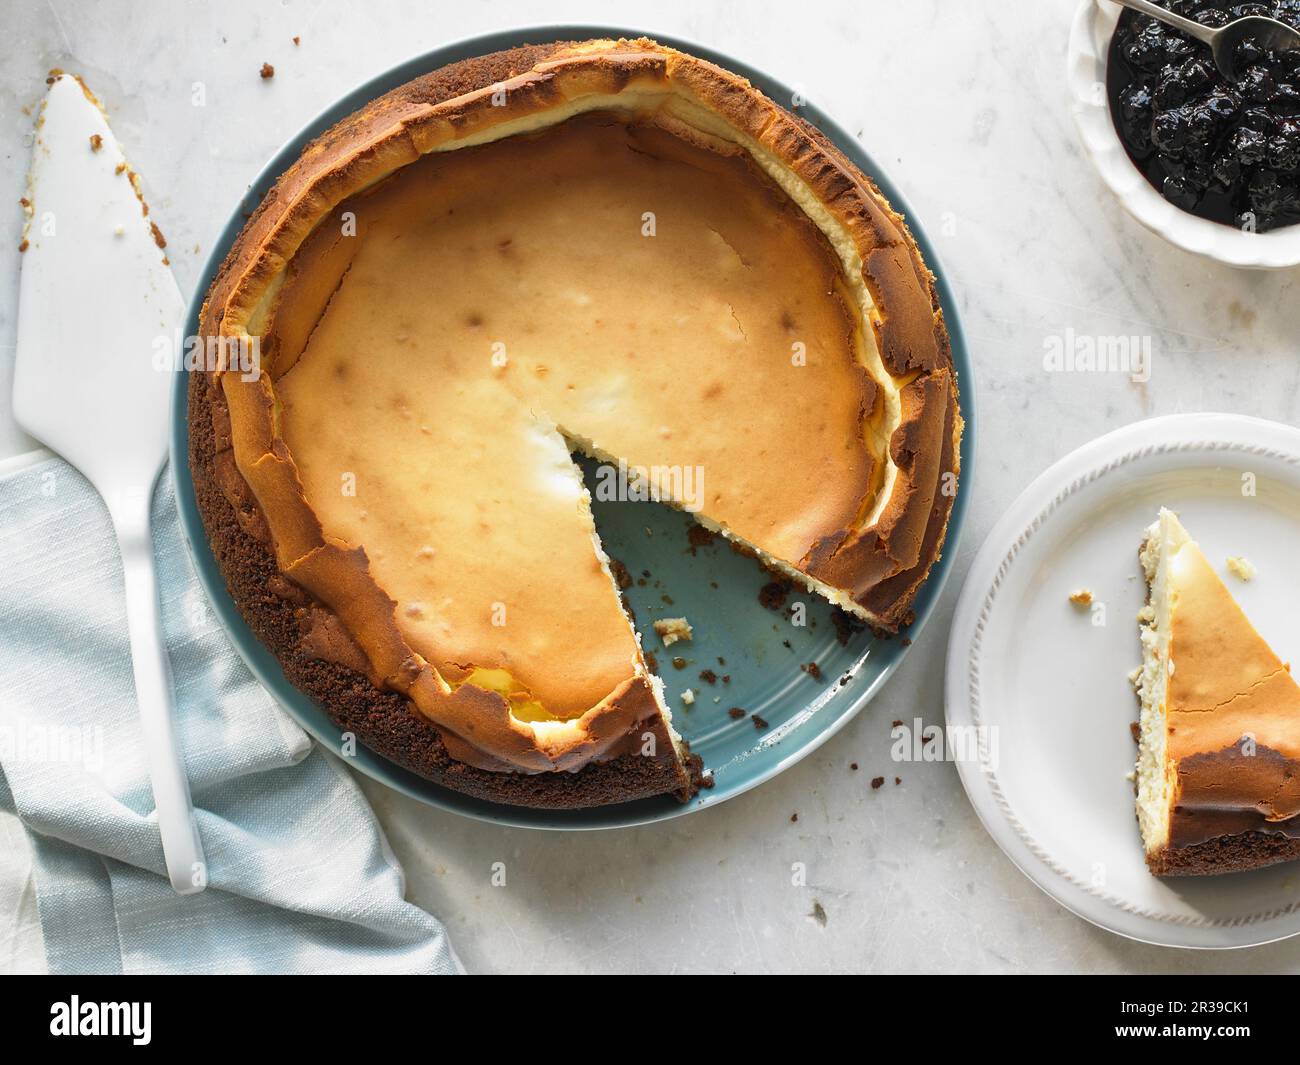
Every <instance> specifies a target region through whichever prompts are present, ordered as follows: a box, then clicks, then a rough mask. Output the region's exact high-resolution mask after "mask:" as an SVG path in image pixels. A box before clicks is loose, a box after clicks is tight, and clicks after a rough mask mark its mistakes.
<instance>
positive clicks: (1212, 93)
mask: <svg viewBox="0 0 1300 1065" xmlns="http://www.w3.org/2000/svg"><path fill="white" fill-rule="evenodd" d="M1163 6H1165V7H1167V8H1169V10H1171V11H1174V12H1176V13H1177V14H1180V15H1186V16H1187V17H1188V18H1192V19H1195V20H1196V21H1197V22H1201V23H1204V24H1205V25H1207V26H1222V25H1225V24H1226V23H1227V22H1229V21H1231V20H1232V19H1235V18H1241V17H1242V16H1243V15H1270V16H1272V17H1273V18H1276V19H1280V20H1281V21H1283V22H1286V23H1287V24H1289V25H1291V26H1295V27H1297V28H1300V0H1270V2H1268V3H1252V4H1232V3H1224V2H1217V3H1216V2H1213V0H1164V5H1163ZM1237 67H1238V70H1240V71H1241V78H1240V80H1239V81H1238V82H1237V83H1236V84H1233V83H1231V82H1229V81H1227V80H1225V79H1224V77H1223V76H1222V75H1221V74H1220V73H1219V72H1218V70H1217V69H1215V66H1214V60H1213V59H1211V58H1210V50H1209V48H1208V47H1206V46H1205V45H1204V44H1201V43H1200V42H1199V41H1194V40H1192V39H1191V38H1189V37H1186V36H1184V35H1183V34H1182V33H1180V32H1179V31H1178V30H1175V29H1173V28H1172V27H1170V26H1166V25H1165V24H1164V23H1162V22H1157V21H1156V20H1155V19H1152V18H1148V17H1147V16H1146V15H1139V14H1136V13H1135V12H1132V11H1125V12H1124V13H1123V14H1122V15H1121V16H1120V20H1119V25H1118V27H1116V30H1115V36H1114V38H1113V39H1112V40H1111V45H1110V57H1109V59H1108V61H1107V64H1106V68H1107V92H1108V93H1109V96H1110V113H1111V117H1112V118H1113V119H1114V121H1115V128H1116V130H1117V131H1118V132H1119V135H1120V139H1121V140H1122V141H1123V142H1124V146H1125V147H1126V148H1127V149H1128V154H1129V157H1130V158H1131V159H1132V160H1133V162H1134V163H1135V164H1136V165H1137V167H1138V169H1139V170H1141V171H1142V173H1143V174H1145V175H1146V178H1147V180H1148V181H1150V182H1151V184H1152V185H1154V186H1155V187H1156V190H1157V191H1158V192H1160V193H1161V194H1162V195H1163V196H1164V197H1165V199H1167V200H1168V201H1169V202H1170V203H1173V204H1175V205H1177V206H1178V207H1181V208H1182V209H1183V210H1185V211H1190V212H1191V213H1192V214H1194V215H1199V216H1200V217H1202V218H1208V219H1210V220H1211V221H1213V222H1222V223H1223V224H1224V225H1230V226H1236V227H1238V228H1240V229H1244V230H1254V231H1256V232H1261V233H1262V232H1264V231H1265V230H1269V229H1278V228H1280V227H1281V226H1289V225H1294V224H1295V223H1296V222H1300V51H1294V52H1273V51H1269V50H1266V49H1262V48H1260V47H1259V46H1258V45H1257V44H1256V43H1255V42H1254V41H1251V40H1249V39H1248V40H1246V41H1244V42H1242V44H1241V46H1240V51H1239V52H1238V54H1237Z"/></svg>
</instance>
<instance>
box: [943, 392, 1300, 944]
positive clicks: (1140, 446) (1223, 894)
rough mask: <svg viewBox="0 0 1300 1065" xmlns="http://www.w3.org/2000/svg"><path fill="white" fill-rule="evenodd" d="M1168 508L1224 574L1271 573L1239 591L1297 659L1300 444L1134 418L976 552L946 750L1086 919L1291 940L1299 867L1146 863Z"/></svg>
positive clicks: (954, 649) (951, 688) (998, 834)
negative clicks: (1163, 517)
mask: <svg viewBox="0 0 1300 1065" xmlns="http://www.w3.org/2000/svg"><path fill="white" fill-rule="evenodd" d="M1251 483H1253V486H1254V492H1255V494H1254V495H1253V496H1252V495H1247V494H1245V493H1244V492H1243V484H1244V485H1246V486H1247V487H1249V485H1250V484H1251ZM1160 506H1168V507H1171V508H1173V509H1174V510H1176V511H1178V512H1179V513H1180V514H1181V515H1182V517H1183V520H1184V522H1185V524H1186V525H1187V528H1188V530H1189V531H1190V532H1191V534H1192V535H1193V536H1194V537H1196V539H1197V540H1199V541H1200V544H1201V546H1202V548H1204V550H1205V553H1206V555H1207V557H1208V558H1209V559H1210V561H1211V563H1212V564H1214V565H1215V567H1216V568H1217V569H1218V570H1219V572H1220V573H1224V572H1225V568H1224V561H1225V559H1226V558H1227V557H1228V556H1229V555H1245V556H1246V557H1247V558H1248V559H1250V560H1251V561H1252V562H1253V563H1254V564H1255V565H1256V566H1257V567H1258V568H1259V574H1258V576H1257V577H1256V579H1255V580H1254V581H1253V582H1251V583H1249V584H1244V583H1241V582H1240V581H1237V580H1236V579H1235V578H1233V577H1227V578H1226V580H1227V581H1228V583H1229V587H1231V589H1232V591H1233V594H1234V595H1236V596H1237V599H1238V600H1239V601H1240V603H1241V605H1242V607H1243V608H1244V609H1245V611H1246V613H1247V614H1248V615H1249V616H1250V618H1251V620H1252V621H1253V622H1254V623H1255V625H1256V627H1257V628H1258V629H1259V630H1260V632H1261V633H1262V634H1263V635H1264V636H1265V638H1266V639H1268V640H1269V642H1270V643H1271V644H1272V645H1273V647H1274V649H1275V650H1276V651H1277V653H1278V654H1279V655H1280V656H1281V657H1282V658H1283V659H1284V660H1287V661H1292V662H1297V663H1300V626H1297V625H1296V624H1295V607H1296V604H1297V603H1300V565H1297V563H1296V558H1297V553H1298V550H1300V430H1297V429H1294V428H1292V427H1290V426H1286V425H1279V424H1277V423H1274V422H1266V421H1261V420H1259V419H1255V418H1246V417H1241V416H1238V415H1229V414H1188V415H1175V416H1173V417H1168V418H1156V419H1152V420H1150V421H1144V422H1138V423H1137V424H1134V425H1130V426H1126V427H1125V428H1123V429H1120V430H1117V431H1116V432H1113V433H1110V434H1108V435H1106V436H1103V437H1101V438H1100V439H1097V440H1094V441H1092V442H1091V443H1089V444H1086V445H1084V446H1083V447H1081V448H1079V449H1078V450H1077V451H1075V452H1073V453H1072V454H1070V455H1068V456H1066V457H1065V458H1064V459H1062V460H1061V461H1060V462H1058V463H1056V464H1055V465H1054V466H1052V467H1051V469H1049V470H1047V472H1046V473H1044V474H1042V475H1041V476H1040V477H1038V478H1037V479H1036V480H1035V481H1034V482H1033V483H1032V484H1031V485H1030V486H1029V487H1028V488H1027V489H1026V490H1025V491H1024V492H1023V493H1022V494H1021V496H1020V498H1019V499H1017V500H1016V502H1015V503H1014V504H1013V505H1012V506H1011V507H1010V508H1009V510H1008V512H1007V513H1006V515H1005V516H1004V517H1003V519H1002V520H1001V521H1000V522H999V523H998V525H997V527H996V528H995V529H994V530H993V532H992V533H991V534H990V535H989V538H988V539H987V540H986V541H985V542H984V545H983V546H982V547H981V548H980V551H979V554H978V555H977V556H976V558H975V562H974V564H973V565H972V567H971V570H970V574H969V576H968V577H967V579H966V583H965V586H964V587H963V589H962V592H961V597H960V599H959V600H958V603H957V608H956V613H955V615H954V619H953V626H952V634H951V639H950V642H949V645H948V668H947V678H946V703H947V718H948V726H949V729H950V730H953V729H956V730H957V731H956V732H955V733H953V732H950V734H949V740H950V742H949V748H948V749H949V750H958V751H960V750H962V749H963V747H962V743H961V741H963V740H965V741H968V742H967V746H966V748H965V749H966V750H968V751H969V752H970V755H969V757H967V758H966V759H964V760H959V761H958V768H959V770H960V772H961V778H962V783H963V784H964V785H965V788H966V793H967V795H969V796H970V800H971V802H972V804H973V805H974V807H975V810H976V812H977V813H978V814H979V817H980V820H981V821H983V823H984V827H985V828H987V829H988V831H989V834H990V835H992V836H993V838H994V840H996V841H997V843H998V845H999V846H1000V847H1001V848H1002V849H1003V851H1005V852H1006V854H1007V856H1008V857H1009V858H1010V859H1011V860H1012V861H1013V862H1014V863H1015V864H1016V865H1017V866H1018V867H1019V868H1020V870H1021V871H1022V872H1023V873H1025V875H1026V876H1028V877H1029V878H1030V879H1031V880H1032V881H1033V882H1034V883H1035V884H1037V885H1038V886H1039V887H1040V888H1042V889H1043V890H1044V891H1045V892H1047V893H1048V894H1049V895H1051V896H1052V897H1053V898H1054V899H1056V900H1057V901H1058V902H1060V903H1061V904H1062V905H1063V906H1065V907H1067V908H1068V909H1070V910H1072V911H1073V912H1074V913H1076V914H1078V915H1079V916H1080V917H1083V918H1085V919H1087V920H1089V921H1091V922H1093V923H1094V924H1096V925H1099V926H1101V927H1102V928H1107V929H1109V930H1111V931H1112V932H1117V933H1119V934H1120V935H1124V936H1128V937H1130V938H1132V939H1138V940H1143V941H1145V942H1149V943H1160V944H1164V945H1167V946H1178V947H1242V946H1250V945H1254V944H1259V943H1267V942H1271V941H1273V940H1277V939H1283V938H1285V937H1287V936H1293V935H1296V934H1297V933H1300V862H1293V863H1290V864H1285V865H1278V866H1274V867H1272V868H1271V869H1264V870H1259V871H1256V872H1250V873H1235V874H1229V875H1225V876H1218V877H1181V878H1177V879H1166V880H1160V879H1157V878H1156V877H1153V876H1152V875H1151V874H1150V873H1148V872H1147V868H1146V864H1145V862H1144V861H1143V856H1142V844H1141V840H1140V837H1139V835H1138V829H1137V823H1136V820H1135V817H1134V807H1133V785H1132V783H1131V781H1130V780H1129V779H1128V778H1127V774H1128V773H1130V772H1131V771H1132V769H1133V763H1134V758H1135V755H1136V752H1137V747H1136V744H1135V743H1134V742H1133V739H1132V736H1131V735H1130V732H1129V725H1130V723H1131V722H1132V721H1134V720H1136V718H1137V701H1136V699H1135V697H1134V695H1133V690H1132V688H1131V686H1130V685H1129V682H1128V673H1129V671H1130V670H1131V669H1133V667H1135V666H1136V665H1138V663H1139V661H1140V653H1139V649H1138V637H1137V620H1136V614H1137V612H1138V610H1139V609H1140V608H1141V606H1142V604H1143V602H1144V601H1145V597H1146V586H1145V582H1144V581H1143V580H1142V577H1141V572H1140V570H1139V568H1138V563H1137V550H1138V544H1139V541H1140V540H1141V536H1142V531H1143V529H1144V528H1145V527H1146V525H1148V524H1149V523H1150V522H1151V521H1152V520H1154V518H1155V515H1156V511H1157V510H1158V508H1159V507H1160ZM1079 587H1086V588H1088V589H1089V590H1090V591H1091V592H1092V593H1093V595H1094V597H1095V603H1096V604H1100V606H1101V607H1102V613H1101V614H1100V615H1098V617H1097V618H1096V619H1094V616H1093V615H1092V614H1091V613H1090V612H1088V611H1086V610H1080V609H1078V608H1077V607H1075V606H1073V605H1072V604H1071V603H1070V602H1069V601H1068V597H1069V595H1070V593H1071V592H1072V591H1073V590H1074V589H1076V588H1079ZM1095 621H1099V622H1101V623H1095ZM971 737H982V739H980V741H979V742H978V744H977V747H978V750H976V749H975V746H974V745H971V744H969V740H970V738H971ZM953 740H956V741H958V742H956V743H954V742H952V741H953Z"/></svg>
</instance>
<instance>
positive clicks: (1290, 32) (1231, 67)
mask: <svg viewBox="0 0 1300 1065" xmlns="http://www.w3.org/2000/svg"><path fill="white" fill-rule="evenodd" d="M1116 3H1119V4H1121V5H1123V6H1124V7H1127V8H1131V9H1132V10H1134V11H1140V12H1142V14H1144V15H1150V16H1151V17H1152V18H1153V19H1158V20H1159V21H1161V22H1163V23H1165V25H1167V26H1173V27H1174V29H1177V30H1182V31H1183V32H1184V33H1185V34H1187V36H1189V37H1195V38H1196V39H1197V40H1198V41H1201V42H1203V43H1205V44H1208V45H1209V46H1210V52H1211V53H1212V54H1213V56H1214V65H1215V66H1216V67H1218V68H1219V73H1220V74H1222V75H1223V76H1224V77H1225V78H1227V79H1228V80H1229V81H1236V80H1237V46H1238V45H1239V44H1241V42H1242V41H1243V40H1244V39H1245V38H1247V37H1253V38H1255V43H1256V44H1258V45H1259V46H1260V47H1261V48H1265V49H1271V50H1273V51H1278V52H1281V51H1288V50H1291V49H1300V31H1297V30H1294V29H1292V28H1291V27H1290V26H1288V25H1287V24H1286V23H1285V22H1279V21H1278V20H1277V19H1275V18H1267V17H1266V16H1264V15H1246V16H1244V17H1243V18H1239V19H1233V20H1232V21H1231V22H1229V23H1228V24H1227V25H1226V26H1221V27H1219V28H1218V29H1216V28H1214V27H1213V26H1202V25H1201V24H1200V23H1199V22H1193V21H1192V20H1191V19H1189V18H1184V17H1183V16H1182V15H1175V14H1174V13H1173V12H1172V11H1170V10H1168V9H1167V8H1163V7H1161V6H1160V5H1159V4H1153V3H1151V0H1116Z"/></svg>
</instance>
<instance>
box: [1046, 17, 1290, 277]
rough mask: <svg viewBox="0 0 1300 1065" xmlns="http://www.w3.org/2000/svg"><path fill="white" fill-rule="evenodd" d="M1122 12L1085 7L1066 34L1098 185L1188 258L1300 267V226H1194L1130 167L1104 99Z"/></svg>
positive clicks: (1073, 93)
mask: <svg viewBox="0 0 1300 1065" xmlns="http://www.w3.org/2000/svg"><path fill="white" fill-rule="evenodd" d="M1120 10H1121V8H1120V6H1119V5H1118V4H1114V3H1111V2H1110V0H1083V3H1082V4H1081V5H1080V7H1079V11H1078V14H1076V15H1075V18H1074V25H1073V26H1072V27H1071V30H1070V45H1069V55H1068V67H1067V77H1068V80H1069V86H1070V100H1071V109H1072V110H1073V112H1074V120H1075V124H1076V125H1077V126H1078V127H1079V134H1080V136H1082V137H1083V144H1084V147H1085V148H1086V149H1087V151H1088V156H1089V158H1091V159H1092V161H1093V163H1094V164H1095V165H1096V167H1097V172H1098V173H1099V174H1100V175H1101V177H1102V180H1103V181H1105V182H1106V184H1107V185H1109V186H1110V189H1111V191H1112V192H1113V193H1115V195H1116V196H1118V197H1119V202H1120V203H1122V204H1123V205H1124V208H1125V209H1126V210H1127V211H1128V212H1129V214H1131V215H1132V216H1133V217H1134V218H1136V219H1137V220H1138V221H1139V222H1141V223H1142V224H1143V225H1144V226H1146V227H1147V228H1148V229H1151V230H1154V231H1155V232H1156V233H1159V234H1160V235H1161V236H1162V237H1164V238H1165V240H1167V241H1169V243H1171V244H1174V245H1177V246H1178V247H1180V248H1183V249H1185V250H1186V251H1190V252H1195V253H1196V254H1198V255H1207V256H1209V257H1210V258H1211V259H1217V260H1218V261H1219V262H1221V263H1227V264H1228V265H1230V266H1244V267H1251V268H1255V269H1271V270H1276V269H1281V268H1283V267H1288V266H1295V265H1297V264H1300V225H1294V226H1287V227H1285V228H1283V229H1277V230H1273V231H1272V232H1269V233H1246V232H1243V231H1241V230H1239V229H1235V228H1234V227H1232V226H1225V225H1221V224H1219V223H1218V222H1210V221H1207V220H1206V219H1204V218H1197V217H1196V216H1195V215H1191V214H1188V213H1187V212H1186V211H1184V210H1181V209H1180V208H1178V207H1175V206H1174V205H1173V204H1172V203H1170V202H1169V201H1168V200H1166V199H1165V198H1164V197H1163V196H1161V195H1160V193H1158V192H1157V191H1156V190H1155V189H1154V188H1153V187H1152V186H1151V183H1150V182H1148V181H1147V179H1146V178H1145V177H1143V175H1142V173H1141V171H1139V170H1138V168H1137V167H1136V166H1134V165H1133V161H1132V160H1131V159H1129V157H1128V153H1127V152H1126V151H1125V150H1124V145H1123V142H1121V141H1120V139H1119V134H1118V133H1116V132H1115V126H1114V123H1113V122H1112V121H1111V117H1110V105H1109V103H1108V101H1107V96H1106V54H1107V51H1108V50H1109V48H1110V39H1111V36H1112V35H1113V34H1114V32H1115V24H1116V23H1117V22H1118V21H1119V14H1120Z"/></svg>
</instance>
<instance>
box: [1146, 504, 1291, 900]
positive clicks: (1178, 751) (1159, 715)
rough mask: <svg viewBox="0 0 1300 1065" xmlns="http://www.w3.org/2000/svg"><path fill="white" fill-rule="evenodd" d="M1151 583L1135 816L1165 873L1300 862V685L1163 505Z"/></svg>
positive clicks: (1149, 539)
mask: <svg viewBox="0 0 1300 1065" xmlns="http://www.w3.org/2000/svg"><path fill="white" fill-rule="evenodd" d="M1139 557H1140V560H1141V564H1142V569H1143V571H1144V573H1145V574H1146V579H1147V583H1148V587H1149V590H1150V595H1149V599H1148V602H1147V605H1146V606H1145V607H1144V608H1143V610H1142V612H1141V614H1140V615H1139V623H1140V635H1141V641H1142V654H1143V664H1142V667H1141V669H1140V670H1139V671H1138V673H1137V674H1136V675H1135V686H1136V688H1137V694H1138V700H1139V703H1140V706H1141V716H1140V721H1139V751H1138V762H1137V774H1136V778H1137V816H1138V825H1139V827H1140V829H1141V833H1142V840H1143V844H1144V846H1145V849H1146V859H1147V864H1148V866H1149V867H1150V869H1151V871H1152V872H1153V873H1155V874H1156V875H1157V876H1179V875H1205V874H1214V873H1226V872H1232V871H1236V870H1243V869H1255V868H1259V867H1260V866H1266V865H1271V864H1273V863H1275V862H1282V861H1289V860H1291V859H1294V858H1300V686H1297V684H1296V682H1295V680H1293V679H1292V677H1291V671H1290V667H1289V666H1288V665H1287V664H1286V663H1284V662H1282V661H1281V660H1280V659H1279V658H1278V656H1277V655H1276V654H1275V653H1274V652H1273V650H1272V648H1270V647H1269V645H1268V643H1267V642H1266V641H1265V640H1264V638H1263V637H1262V636H1261V635H1260V634H1259V633H1258V632H1257V631H1255V628H1254V626H1253V625H1251V623H1250V621H1249V619H1247V617H1246V615H1245V613H1244V612H1243V611H1242V609H1241V607H1240V606H1239V605H1238V604H1237V602H1236V600H1235V599H1234V598H1233V597H1232V593H1231V592H1229V591H1228V588H1227V586H1226V585H1225V584H1224V582H1223V581H1222V580H1221V579H1220V577H1219V575H1218V574H1217V573H1215V571H1214V568H1213V567H1212V566H1211V565H1210V563H1209V562H1208V561H1207V559H1206V557H1205V555H1204V554H1203V553H1202V551H1201V549H1200V547H1199V546H1197V544H1196V541H1195V540H1193V539H1192V538H1191V537H1190V536H1189V535H1188V533H1187V530H1186V529H1184V528H1183V526H1182V523H1181V522H1180V521H1179V520H1178V518H1177V516H1176V515H1175V514H1174V513H1173V512H1172V511H1169V510H1167V509H1161V511H1160V515H1159V517H1158V518H1157V519H1156V521H1155V523H1154V524H1152V525H1151V527H1150V528H1148V529H1147V531H1146V537H1145V539H1144V541H1143V543H1142V548H1141V552H1140V555H1139Z"/></svg>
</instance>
